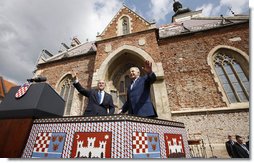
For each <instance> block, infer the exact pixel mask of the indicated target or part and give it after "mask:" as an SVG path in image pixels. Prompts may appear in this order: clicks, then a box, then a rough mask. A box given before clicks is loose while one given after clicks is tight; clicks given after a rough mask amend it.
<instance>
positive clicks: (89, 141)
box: [71, 132, 112, 158]
mask: <svg viewBox="0 0 254 163" xmlns="http://www.w3.org/2000/svg"><path fill="white" fill-rule="evenodd" d="M73 139H74V140H73V147H72V153H71V157H72V158H111V142H112V133H111V132H77V133H75V135H74V138H73Z"/></svg>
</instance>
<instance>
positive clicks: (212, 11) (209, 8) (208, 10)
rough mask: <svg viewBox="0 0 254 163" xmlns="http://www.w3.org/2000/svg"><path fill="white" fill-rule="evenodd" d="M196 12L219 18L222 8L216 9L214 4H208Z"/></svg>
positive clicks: (198, 8)
mask: <svg viewBox="0 0 254 163" xmlns="http://www.w3.org/2000/svg"><path fill="white" fill-rule="evenodd" d="M196 10H202V14H203V15H204V16H215V15H216V16H218V15H219V14H220V10H221V6H216V7H214V5H213V4H211V3H208V4H203V5H202V6H200V7H197V8H196Z"/></svg>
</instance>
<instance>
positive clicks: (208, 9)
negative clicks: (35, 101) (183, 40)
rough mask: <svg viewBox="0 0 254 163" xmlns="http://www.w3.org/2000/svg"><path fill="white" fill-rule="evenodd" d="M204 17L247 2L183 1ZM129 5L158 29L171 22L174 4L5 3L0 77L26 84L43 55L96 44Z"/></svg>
mask: <svg viewBox="0 0 254 163" xmlns="http://www.w3.org/2000/svg"><path fill="white" fill-rule="evenodd" d="M180 2H181V3H182V5H183V7H188V8H190V9H191V10H199V9H203V15H204V16H220V15H221V14H223V15H225V16H226V15H232V14H231V13H230V12H229V9H228V7H231V8H232V10H233V11H234V12H235V13H236V14H241V13H248V10H249V4H248V3H249V1H248V0H209V1H208V0H181V1H180ZM123 3H125V4H126V5H127V6H128V7H129V8H131V9H132V10H134V11H135V12H137V13H138V14H139V15H140V16H142V17H143V18H145V19H146V20H148V21H152V20H155V22H156V25H157V27H158V26H161V25H162V24H168V23H170V22H171V17H172V15H173V14H174V12H173V8H172V4H173V0H1V1H0V76H3V77H4V78H5V79H7V80H11V81H13V82H15V83H17V84H22V83H24V82H25V81H26V79H28V78H31V77H32V76H33V73H32V72H33V70H35V67H36V62H37V59H38V57H39V55H40V53H41V51H42V50H43V49H46V50H48V51H50V52H51V53H52V54H56V53H57V51H58V50H60V47H61V46H60V45H61V43H66V44H67V45H70V42H71V39H72V38H73V37H74V36H76V37H78V39H79V40H80V41H81V42H85V41H86V40H87V39H88V40H89V41H95V39H96V35H97V32H99V33H101V32H102V31H103V30H104V29H105V27H106V26H107V25H108V24H109V22H110V21H111V20H112V18H113V17H114V16H115V14H116V13H117V12H118V11H119V9H120V8H121V7H122V4H123Z"/></svg>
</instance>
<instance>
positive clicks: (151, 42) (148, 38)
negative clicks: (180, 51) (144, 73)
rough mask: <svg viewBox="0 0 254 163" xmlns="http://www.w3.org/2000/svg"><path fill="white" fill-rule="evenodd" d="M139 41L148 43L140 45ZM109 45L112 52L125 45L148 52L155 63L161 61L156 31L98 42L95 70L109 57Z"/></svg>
mask: <svg viewBox="0 0 254 163" xmlns="http://www.w3.org/2000/svg"><path fill="white" fill-rule="evenodd" d="M139 39H144V40H145V42H146V43H145V44H144V45H139ZM107 44H110V45H111V47H112V50H111V52H112V51H114V50H116V49H117V48H119V47H121V46H123V45H131V46H135V47H137V48H140V49H142V50H144V51H146V52H147V53H148V54H149V55H150V56H151V57H152V58H153V59H154V61H155V62H158V61H160V53H159V48H158V43H157V40H156V30H155V29H153V30H148V31H144V32H139V33H135V34H130V35H125V36H120V37H117V38H112V39H108V40H104V41H99V42H97V55H96V62H95V69H98V68H99V67H100V65H101V63H102V62H103V61H104V60H105V59H106V58H107V56H108V53H107V52H105V47H106V45H107Z"/></svg>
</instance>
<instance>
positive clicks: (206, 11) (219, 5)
mask: <svg viewBox="0 0 254 163" xmlns="http://www.w3.org/2000/svg"><path fill="white" fill-rule="evenodd" d="M144 2H145V3H144ZM173 2H174V1H173V0H124V3H125V4H126V5H127V6H128V7H130V8H131V9H134V10H135V11H136V12H137V13H139V14H140V15H142V16H143V17H144V18H146V19H147V20H149V19H150V20H153V19H155V20H156V23H157V25H158V26H160V25H161V24H168V23H170V21H171V17H172V15H173V14H174V11H173V5H172V4H173ZM179 2H180V3H182V5H183V8H189V9H191V10H193V11H195V10H200V9H203V15H204V16H219V15H221V14H222V15H225V16H226V15H227V16H229V15H232V13H231V12H230V10H229V8H231V10H232V11H234V12H235V13H236V14H242V13H245V14H246V13H248V12H249V5H248V3H249V1H248V0H180V1H179Z"/></svg>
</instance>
